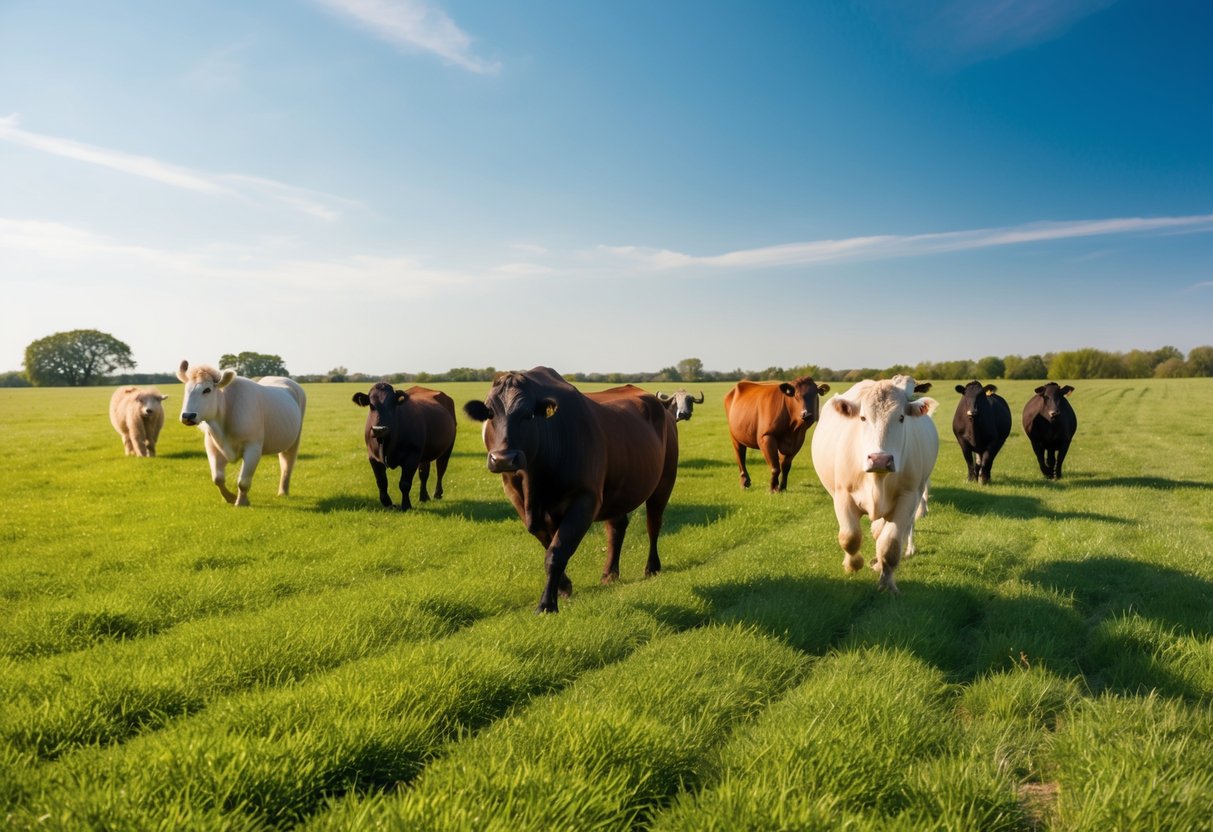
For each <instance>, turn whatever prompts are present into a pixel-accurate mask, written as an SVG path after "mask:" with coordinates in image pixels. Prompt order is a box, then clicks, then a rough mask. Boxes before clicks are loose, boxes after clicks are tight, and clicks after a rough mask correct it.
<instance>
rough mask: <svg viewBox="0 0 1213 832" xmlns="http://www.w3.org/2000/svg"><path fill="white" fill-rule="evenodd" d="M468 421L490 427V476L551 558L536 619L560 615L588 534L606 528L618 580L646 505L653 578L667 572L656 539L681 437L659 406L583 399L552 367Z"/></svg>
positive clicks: (642, 399) (642, 395)
mask: <svg viewBox="0 0 1213 832" xmlns="http://www.w3.org/2000/svg"><path fill="white" fill-rule="evenodd" d="M463 409H464V412H465V413H467V415H468V416H470V417H471V418H472V419H475V420H476V421H478V422H483V423H484V427H483V436H484V446H485V448H486V449H487V450H488V466H489V470H490V471H492V472H493V473H495V474H501V482H502V485H503V486H504V487H505V493H506V496H508V497H509V499H510V502H511V503H513V504H514V508H515V510H517V512H518V516H519V517H520V518H521V519H522V522H523V523H524V524H525V525H526V528H527V531H529V532H530V533H531V534H532V535H534V536H535V537H536V538H537V539H538V540H539V542H540V543H542V544H543V546H544V548H545V549H546V553H545V556H544V564H545V567H546V569H547V582H546V583H545V585H544V588H543V594H542V595H541V596H540V598H539V608H538V612H556V611H557V595H565V596H568V595H569V594H570V593H571V592H572V591H573V584H572V582H571V581H570V580H569V578H568V576H567V575H566V574H565V566H566V565H567V564H568V562H569V558H570V557H571V556H572V555H573V552H575V551H576V550H577V545H578V544H579V543H581V538H582V537H584V536H585V533H586V531H587V530H588V529H589V527H590V524H591V523H593V522H594V521H595V520H602V521H603V522H604V523H605V524H606V538H607V556H606V562H605V564H604V565H603V570H602V581H603V583H609V582H610V581H612V580H614V579H616V578H618V577H619V551H620V549H621V548H622V546H623V536H624V532H625V531H626V529H627V527H628V512H630V511H632V509H634V508H636V507H637V506H639V505H640V504H642V503H643V504H644V506H645V513H646V519H647V525H648V532H649V559H648V563H647V564H646V565H645V569H644V573H645V575H646V576H649V575H654V574H656V573H657V572H658V571H660V570H661V559H660V558H659V557H658V555H657V535H658V534H659V533H660V532H661V518H662V514H663V512H664V511H665V507H666V503H667V502H669V499H670V492H671V491H673V490H674V479H675V477H676V476H677V475H678V431H677V429H676V428H675V426H674V417H673V415H672V414H671V413H670V412H669V411H668V410H667V409H666V408H665V407H664V406H663V405H662V404H661V402H660V401H658V400H657V397H656V396H653V395H650V394H649V393H646V392H644V391H643V390H641V389H640V388H638V387H633V386H631V385H625V386H623V387H615V388H612V389H610V390H603V391H602V392H599V393H589V394H583V393H581V392H580V391H578V390H577V389H576V388H575V387H573V386H572V385H571V384H569V383H568V382H566V381H565V380H564V379H563V378H561V377H560V375H559V374H558V373H557V372H556V371H555V370H552V369H551V368H548V367H536V368H534V369H533V370H528V371H526V372H512V373H502V374H500V375H498V376H497V378H496V379H495V380H494V381H493V386H492V388H491V389H490V390H489V394H488V397H487V398H486V399H485V400H484V401H483V402H479V401H471V402H468V403H467V404H466V405H465V406H464V408H463Z"/></svg>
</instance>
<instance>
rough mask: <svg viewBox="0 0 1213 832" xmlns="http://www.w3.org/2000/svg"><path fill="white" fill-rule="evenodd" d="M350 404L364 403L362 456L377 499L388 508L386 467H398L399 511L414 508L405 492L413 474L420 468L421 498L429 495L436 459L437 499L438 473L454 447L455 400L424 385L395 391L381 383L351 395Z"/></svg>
mask: <svg viewBox="0 0 1213 832" xmlns="http://www.w3.org/2000/svg"><path fill="white" fill-rule="evenodd" d="M354 404H356V405H358V406H359V407H369V408H370V411H369V412H368V413H367V414H366V433H365V438H366V454H367V458H368V459H369V460H370V463H371V471H372V472H373V473H374V474H375V483H376V484H377V485H378V486H379V502H380V503H382V504H383V505H384V506H385V507H386V508H391V507H392V498H391V496H389V495H388V493H387V469H388V468H399V469H400V510H401V511H408V510H409V509H410V508H412V507H413V504H412V502H411V501H410V500H409V491H411V490H412V488H413V475H414V474H416V473H417V472H418V470H419V469H420V472H421V502H423V503H424V502H426V501H428V500H429V499H430V492H429V489H428V488H426V483H427V482H428V481H429V478H430V463H431V462H434V461H437V465H436V466H435V467H436V468H437V469H438V483H437V485H436V486H435V488H434V499H435V500H440V499H442V475H443V474H445V473H446V466H447V463H448V462H450V460H451V451H452V450H454V448H455V402H454V401H452V400H451V397H450V396H448V395H447V394H446V393H443V392H440V391H438V390H430V389H428V388H425V387H410V388H409V389H408V390H396V389H394V388H393V387H392V385H390V384H388V383H387V382H385V381H381V382H379V383H378V384H376V385H374V386H373V387H371V392H370V393H355V394H354Z"/></svg>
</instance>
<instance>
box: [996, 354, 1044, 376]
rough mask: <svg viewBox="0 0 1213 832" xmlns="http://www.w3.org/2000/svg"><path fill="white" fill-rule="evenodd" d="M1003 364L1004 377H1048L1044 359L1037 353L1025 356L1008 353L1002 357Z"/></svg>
mask: <svg viewBox="0 0 1213 832" xmlns="http://www.w3.org/2000/svg"><path fill="white" fill-rule="evenodd" d="M1003 364H1004V366H1005V367H1006V371H1005V373H1004V377H1005V378H1009V379H1015V380H1026V379H1032V380H1035V379H1041V380H1043V379H1046V378H1048V377H1049V368H1048V367H1047V366H1046V365H1045V360H1044V359H1043V358H1042V357H1041V356H1039V355H1029V356H1028V357H1027V358H1024V357H1023V356H1021V355H1008V356H1007V357H1006V358H1005V359H1003Z"/></svg>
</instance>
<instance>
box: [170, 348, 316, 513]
mask: <svg viewBox="0 0 1213 832" xmlns="http://www.w3.org/2000/svg"><path fill="white" fill-rule="evenodd" d="M177 378H179V379H181V381H182V382H184V383H185V397H184V401H182V403H181V423H182V424H184V425H190V426H194V425H196V426H198V427H199V428H201V429H202V433H203V436H204V437H205V444H206V456H207V458H208V459H209V460H210V463H211V481H212V482H214V483H215V485H216V486H218V487H219V493H220V494H222V495H223V499H225V500H227V501H228V502H229V503H231V504H233V505H237V506H247V505H248V504H249V499H248V492H249V487H250V486H251V485H252V483H253V473H254V472H255V471H256V470H257V463H258V462H260V461H261V455H262V454H278V466H279V468H280V469H281V477H280V479H279V481H278V494H279V496H282V495H284V494H287V493H288V492H289V491H290V487H291V471H292V470H294V467H295V459H296V457H298V455H299V437H300V433H301V431H302V430H303V411H304V409H305V408H306V406H307V397H306V396H305V395H304V392H303V388H302V387H300V386H299V385H298V384H296V383H295V382H293V381H291V380H290V379H289V378H283V377H280V376H266V377H265V378H263V379H260V380H259V381H253V380H251V379H247V378H242V377H240V376H237V375H236V371H235V370H223V371H222V372H220V371H219V370H216V369H215V368H214V367H207V366H205V365H204V366H200V367H194V368H193V369H192V370H191V369H190V365H189V362H188V361H182V362H181V367H180V368H178V370H177ZM237 459H239V460H240V461H241V464H240V479H239V481H238V485H237V493H235V494H233V493H232V492H231V491H230V490H228V487H227V483H226V479H227V478H226V468H227V464H228V463H229V462H235V461H236V460H237Z"/></svg>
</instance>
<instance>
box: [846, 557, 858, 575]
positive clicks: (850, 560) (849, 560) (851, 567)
mask: <svg viewBox="0 0 1213 832" xmlns="http://www.w3.org/2000/svg"><path fill="white" fill-rule="evenodd" d="M860 569H863V555H846V556H844V557H843V559H842V570H843V571H844V572H846V573H847V574H848V575H850V574H851V573H853V572H858V571H859V570H860Z"/></svg>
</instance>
